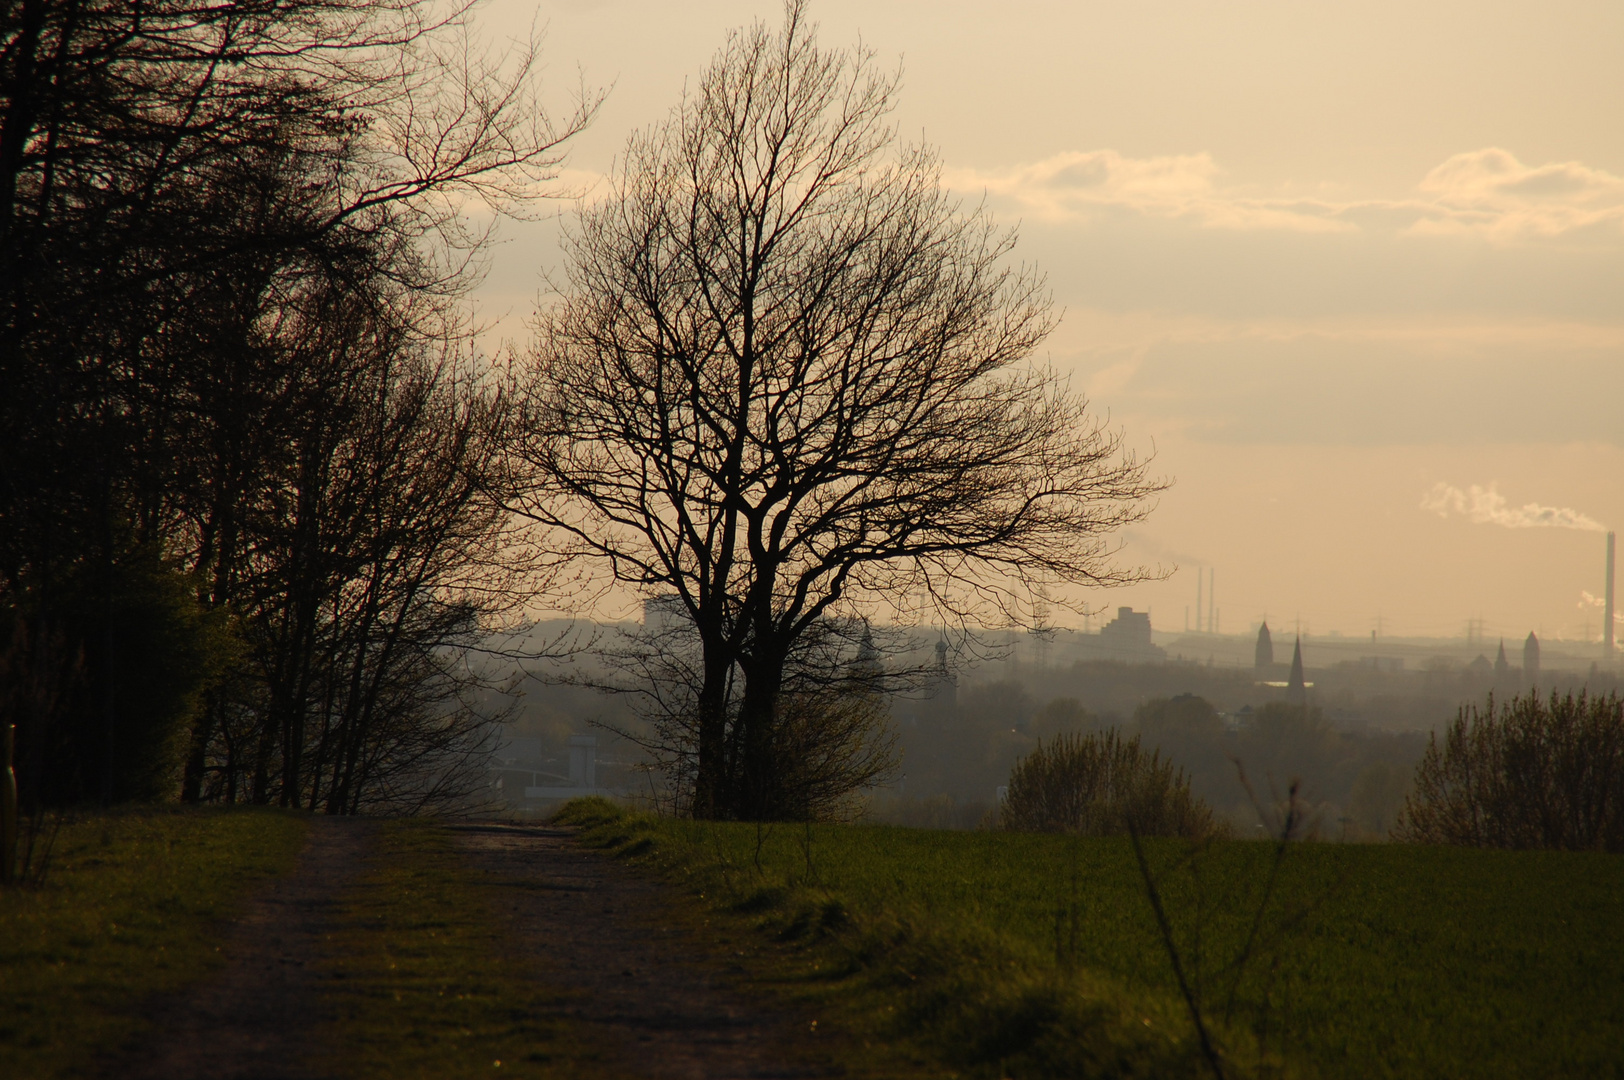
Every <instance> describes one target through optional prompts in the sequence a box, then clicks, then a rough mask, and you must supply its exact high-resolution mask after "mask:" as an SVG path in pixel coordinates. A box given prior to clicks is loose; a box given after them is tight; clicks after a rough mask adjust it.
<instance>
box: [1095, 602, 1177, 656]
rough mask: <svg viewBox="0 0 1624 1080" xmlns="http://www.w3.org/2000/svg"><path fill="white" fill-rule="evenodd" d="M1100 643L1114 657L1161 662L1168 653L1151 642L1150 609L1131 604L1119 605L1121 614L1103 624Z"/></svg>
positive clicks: (1102, 648)
mask: <svg viewBox="0 0 1624 1080" xmlns="http://www.w3.org/2000/svg"><path fill="white" fill-rule="evenodd" d="M1099 644H1100V648H1101V650H1102V651H1104V652H1105V653H1106V654H1107V655H1108V656H1110V658H1111V659H1113V660H1124V661H1127V662H1129V663H1158V662H1160V661H1163V660H1166V659H1167V653H1166V652H1165V651H1164V650H1162V649H1161V648H1160V647H1158V646H1156V645H1153V644H1151V640H1150V612H1148V611H1135V610H1134V609H1133V608H1131V607H1120V608H1117V616H1116V618H1114V619H1112V620H1111V621H1110V622H1108V623H1106V624H1105V625H1104V626H1103V627H1101V628H1100V633H1099Z"/></svg>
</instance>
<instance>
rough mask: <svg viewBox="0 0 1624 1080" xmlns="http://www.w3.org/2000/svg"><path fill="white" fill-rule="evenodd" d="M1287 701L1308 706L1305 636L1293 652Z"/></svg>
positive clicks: (1287, 687) (1299, 638) (1287, 683)
mask: <svg viewBox="0 0 1624 1080" xmlns="http://www.w3.org/2000/svg"><path fill="white" fill-rule="evenodd" d="M1286 700H1287V701H1289V702H1291V703H1292V704H1293V705H1307V704H1308V684H1307V683H1306V682H1304V681H1303V636H1302V635H1301V634H1298V635H1297V644H1296V646H1295V647H1294V648H1293V649H1292V651H1291V677H1290V678H1289V679H1287V680H1286Z"/></svg>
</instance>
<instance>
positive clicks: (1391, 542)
mask: <svg viewBox="0 0 1624 1080" xmlns="http://www.w3.org/2000/svg"><path fill="white" fill-rule="evenodd" d="M811 15H812V17H813V18H814V19H815V20H817V21H819V22H820V23H821V25H822V38H823V40H824V41H825V42H826V43H827V44H829V45H837V46H845V45H849V44H851V43H853V42H854V41H856V40H858V39H859V38H861V40H862V41H863V43H864V44H865V45H867V46H869V47H871V48H873V49H874V50H875V51H876V52H877V54H878V56H879V57H880V59H881V60H882V62H883V63H885V64H886V65H890V64H893V63H900V64H901V65H902V67H903V69H904V78H903V89H902V92H901V96H900V107H899V110H898V112H897V114H896V121H897V125H898V127H899V130H900V131H901V133H902V135H903V137H904V138H905V139H918V138H923V139H924V140H926V141H928V142H930V143H932V144H934V145H935V146H936V147H938V148H939V150H940V152H941V155H942V158H943V161H944V165H945V169H946V172H945V179H946V182H947V183H948V184H949V185H950V186H951V187H952V189H953V190H954V192H955V193H956V194H958V195H961V196H962V197H963V198H965V199H966V200H967V201H971V202H974V201H978V200H981V199H985V200H986V201H987V204H988V205H989V207H990V208H991V209H992V210H994V211H995V212H996V214H997V215H998V218H999V220H1000V221H1002V222H1004V223H1007V224H1010V225H1017V226H1019V229H1020V234H1021V243H1020V245H1019V247H1018V248H1017V250H1016V253H1015V258H1016V259H1017V260H1029V261H1035V262H1036V263H1037V264H1038V265H1039V266H1040V267H1042V268H1043V269H1044V270H1046V272H1047V273H1048V279H1049V284H1050V287H1051V288H1052V290H1053V292H1054V297H1055V301H1056V305H1057V307H1058V308H1062V309H1064V318H1063V320H1062V322H1061V324H1060V326H1059V328H1058V329H1057V331H1056V332H1055V333H1054V335H1053V336H1052V337H1051V338H1050V339H1049V341H1048V342H1047V345H1046V347H1045V348H1044V349H1043V350H1042V352H1041V353H1040V354H1039V355H1038V356H1037V357H1035V359H1036V360H1037V362H1039V363H1046V364H1052V365H1053V366H1054V367H1055V368H1056V369H1058V370H1060V371H1062V372H1066V373H1068V374H1069V375H1070V377H1071V379H1072V381H1073V385H1074V386H1076V387H1077V388H1078V389H1081V390H1083V391H1085V392H1086V393H1087V394H1088V395H1089V397H1090V398H1091V400H1092V402H1093V405H1094V407H1095V409H1096V410H1097V411H1098V412H1100V413H1101V414H1104V415H1107V416H1109V418H1110V422H1111V424H1112V425H1113V426H1117V427H1120V428H1121V429H1122V430H1123V432H1124V433H1125V436H1126V438H1127V441H1128V443H1129V444H1130V445H1132V446H1133V447H1135V448H1136V449H1137V450H1138V451H1140V452H1141V453H1142V454H1145V455H1151V454H1154V460H1155V468H1156V469H1157V470H1158V471H1160V472H1161V473H1163V474H1165V475H1167V476H1169V477H1172V478H1174V479H1175V480H1176V484H1175V485H1174V486H1173V487H1172V488H1171V489H1170V490H1169V491H1168V492H1167V493H1166V494H1165V495H1164V496H1163V497H1162V499H1161V501H1160V505H1159V506H1158V508H1157V510H1156V512H1155V513H1154V514H1152V515H1151V517H1150V518H1149V519H1148V520H1147V521H1146V522H1144V523H1142V524H1141V525H1139V526H1137V527H1135V528H1134V529H1133V530H1132V531H1131V532H1130V533H1129V534H1128V535H1127V536H1126V537H1124V538H1123V539H1124V541H1125V546H1124V550H1123V557H1124V558H1125V559H1127V560H1130V561H1134V562H1139V563H1144V564H1147V565H1149V566H1151V567H1153V568H1154V567H1158V566H1159V567H1160V568H1161V569H1163V570H1166V571H1171V573H1170V574H1169V576H1167V577H1165V578H1164V579H1162V580H1158V581H1150V582H1146V583H1143V584H1140V585H1137V586H1134V587H1131V588H1126V589H1122V590H1114V591H1110V592H1107V593H1100V594H1095V595H1092V596H1090V597H1088V602H1089V603H1090V604H1091V605H1092V606H1093V607H1095V608H1096V609H1098V610H1101V611H1104V612H1110V611H1113V610H1114V609H1115V608H1117V607H1119V606H1132V607H1134V608H1136V609H1138V610H1149V611H1150V612H1151V613H1152V616H1153V620H1154V622H1155V623H1156V625H1158V627H1168V628H1174V629H1176V628H1179V627H1181V626H1182V622H1183V611H1184V609H1185V608H1186V607H1189V606H1193V605H1194V603H1195V600H1194V597H1195V592H1196V589H1195V580H1194V570H1195V568H1196V567H1197V566H1200V567H1205V568H1214V567H1216V568H1218V570H1219V573H1218V575H1217V576H1218V580H1219V590H1218V601H1217V605H1216V606H1217V609H1218V612H1219V614H1220V618H1221V620H1222V625H1223V627H1225V628H1226V629H1227V630H1229V631H1230V632H1232V633H1242V632H1245V631H1246V629H1247V628H1248V627H1254V628H1255V626H1256V623H1257V622H1258V621H1259V620H1260V619H1261V618H1262V617H1263V616H1264V615H1265V614H1267V615H1268V616H1269V618H1270V620H1271V625H1273V624H1274V621H1275V620H1276V619H1278V620H1280V623H1281V624H1282V625H1287V624H1290V623H1294V622H1297V621H1300V622H1301V624H1302V625H1305V626H1308V627H1310V628H1312V630H1313V632H1315V633H1320V634H1323V633H1327V632H1329V631H1332V630H1336V631H1340V632H1341V633H1343V634H1345V635H1348V636H1355V635H1361V634H1368V633H1369V631H1370V630H1371V629H1374V628H1375V627H1376V624H1377V620H1378V619H1379V620H1381V622H1382V625H1383V627H1384V629H1385V630H1386V631H1387V632H1390V633H1393V634H1404V635H1431V636H1451V635H1455V634H1458V633H1460V630H1461V628H1462V627H1464V625H1465V624H1466V621H1467V620H1468V619H1482V620H1483V622H1484V625H1485V626H1486V627H1488V628H1489V629H1490V630H1491V631H1492V632H1494V633H1496V634H1498V633H1504V634H1505V635H1506V636H1507V637H1508V638H1511V637H1512V636H1515V638H1516V639H1517V640H1519V641H1520V640H1521V639H1522V637H1523V635H1525V634H1526V633H1527V632H1528V631H1530V630H1533V631H1535V632H1537V633H1538V634H1539V636H1540V638H1541V639H1542V640H1551V641H1557V640H1574V639H1577V638H1580V637H1582V636H1585V635H1586V632H1587V627H1588V634H1589V636H1590V637H1591V638H1593V639H1599V637H1600V624H1601V612H1600V609H1599V607H1597V606H1596V604H1595V601H1596V600H1597V598H1598V597H1599V596H1600V593H1601V589H1602V572H1603V566H1602V563H1603V553H1602V539H1601V535H1602V534H1601V533H1600V532H1597V531H1595V529H1596V528H1601V527H1610V528H1618V527H1619V526H1620V523H1624V483H1621V482H1620V478H1624V422H1621V417H1620V407H1621V403H1624V306H1621V305H1620V304H1619V302H1618V298H1619V297H1620V296H1624V139H1621V138H1620V137H1619V129H1618V121H1617V104H1618V102H1620V101H1624V65H1621V64H1619V63H1617V59H1616V51H1617V46H1618V43H1619V42H1620V41H1624V6H1620V5H1616V4H1607V3H1602V2H1591V3H1556V4H1553V5H1538V6H1536V5H1517V4H1498V5H1495V4H1490V5H1484V4H1482V3H1477V2H1474V3H1466V2H1465V0H1459V2H1456V0H1450V2H1433V3H1423V4H1413V3H1398V2H1396V0H1393V2H1387V0H1379V2H1373V3H1369V4H1360V5H1352V6H1342V7H1333V6H1304V5H1300V4H1292V3H1288V2H1285V0H1278V2H1265V3H1256V4H1247V5H1207V4H1198V3H1195V2H1193V0H1191V2H1176V3H1158V4H1147V5H1125V6H1114V7H1103V6H1094V7H1082V6H1078V5H1064V4H1053V3H1022V2H1016V3H1011V4H1006V5H1001V6H1000V8H999V9H998V12H997V16H996V18H994V17H989V15H988V13H987V9H986V8H985V7H984V6H983V5H970V4H964V3H943V4H937V5H931V6H930V7H928V8H927V7H924V6H922V5H917V4H907V3H893V4H887V5H873V4H858V3H856V2H855V0H853V2H815V3H814V4H813V6H812V8H811ZM778 17H779V5H778V4H777V3H773V2H744V0H737V2H733V0H729V2H720V0H706V2H699V3H693V4H686V5H680V6H672V5H663V4H656V3H652V2H649V0H638V2H629V0H628V2H617V0H604V2H586V0H570V2H561V3H539V4H538V3H534V2H531V0H495V2H493V3H491V4H489V5H488V6H486V7H483V8H481V9H479V13H478V15H477V17H476V18H477V26H478V28H479V29H480V30H481V31H482V32H484V33H485V34H486V35H487V36H490V37H492V38H496V39H500V38H503V37H508V36H514V35H522V34H524V33H525V32H526V31H527V30H528V28H529V27H530V26H531V25H532V24H533V23H534V24H535V25H538V26H542V27H544V28H545V30H546V41H545V58H546V63H547V70H548V72H549V77H550V78H551V80H552V82H551V89H552V97H553V100H555V101H558V102H563V101H565V100H566V99H567V97H568V92H569V90H570V89H571V88H572V87H573V85H574V83H575V80H576V78H577V72H579V77H580V79H581V80H583V81H584V82H585V83H586V84H587V85H589V86H611V85H612V93H611V95H610V97H609V100H608V102H607V103H606V105H605V106H604V109H603V111H602V113H601V114H600V116H599V117H598V119H597V121H596V123H595V124H594V126H593V128H592V129H591V130H589V131H588V132H587V133H586V135H585V136H584V137H583V138H581V139H580V140H579V141H578V142H577V143H576V144H575V145H574V146H573V147H572V150H571V158H570V162H569V166H568V168H567V170H566V172H565V173H564V175H563V177H562V178H561V182H562V183H564V184H566V185H570V186H573V187H575V188H577V189H579V190H583V191H586V192H588V193H589V194H590V192H591V191H592V190H594V185H595V184H596V183H597V182H598V180H599V178H600V177H601V176H602V175H603V174H604V173H605V172H606V171H608V170H609V169H610V168H611V167H612V165H613V161H614V157H615V155H616V153H617V152H618V151H619V149H620V147H621V146H622V144H623V143H624V140H625V139H626V137H627V136H628V135H629V134H630V133H631V132H632V131H633V130H634V129H637V128H640V127H643V126H645V125H647V124H649V123H652V122H654V121H656V120H658V119H659V118H660V117H662V116H663V115H664V114H665V113H666V112H667V110H669V109H670V107H671V106H672V105H674V104H675V103H676V102H677V100H678V99H679V97H680V95H681V93H682V89H683V86H684V81H685V80H688V79H692V78H693V77H694V76H695V75H696V74H697V73H698V72H699V71H700V70H701V68H702V67H703V65H704V64H705V63H706V62H707V60H708V59H709V58H710V56H711V54H712V53H713V52H714V51H715V50H716V48H717V47H718V46H719V45H720V44H721V42H722V40H723V37H724V35H725V33H726V32H727V30H728V29H729V28H731V27H735V26H739V25H742V24H745V23H747V22H749V21H750V20H752V19H754V18H761V19H764V20H766V21H768V22H775V21H776V20H777V19H778ZM566 208H567V207H566V205H564V204H560V205H559V206H558V207H556V209H560V210H563V209H566ZM544 216H545V215H544ZM558 227H559V223H558V221H557V220H556V219H545V220H540V221H537V222H533V223H528V224H518V225H515V224H506V225H504V226H503V227H502V230H501V236H502V237H504V238H505V242H504V243H503V244H502V245H501V246H500V247H499V248H498V249H497V251H496V252H495V254H494V256H493V259H492V264H491V272H490V274H489V277H488V280H487V282H486V285H485V286H484V288H483V289H482V291H481V292H480V294H479V297H478V299H479V303H480V317H481V318H482V319H483V320H484V321H485V322H487V323H488V324H489V325H490V330H489V332H488V334H487V336H486V341H487V343H488V344H489V345H490V347H491V349H492V351H495V349H496V348H497V347H499V343H500V341H501V340H503V339H505V340H507V341H508V342H510V343H512V344H514V345H516V346H517V347H521V348H522V347H523V341H524V337H525V333H526V332H525V329H524V320H525V319H526V317H527V316H528V314H529V312H531V311H532V310H533V308H534V305H535V303H536V300H537V298H538V296H539V295H540V294H541V293H542V292H543V291H544V288H545V283H544V281H543V279H542V276H541V275H542V273H543V272H544V271H545V272H554V273H555V277H554V280H557V278H556V271H557V270H558V268H559V255H558V248H557V245H556V237H557V230H558ZM1054 599H1056V600H1064V599H1066V598H1064V597H1055V598H1054ZM1072 599H1074V600H1075V599H1076V598H1072ZM1052 618H1053V620H1054V621H1055V622H1056V623H1057V624H1059V625H1073V626H1081V625H1082V624H1083V620H1082V618H1081V617H1079V616H1076V615H1072V614H1068V613H1067V612H1065V611H1064V610H1063V609H1061V608H1060V607H1059V606H1058V605H1057V606H1056V607H1055V610H1054V612H1053V615H1052ZM1096 625H1097V622H1096Z"/></svg>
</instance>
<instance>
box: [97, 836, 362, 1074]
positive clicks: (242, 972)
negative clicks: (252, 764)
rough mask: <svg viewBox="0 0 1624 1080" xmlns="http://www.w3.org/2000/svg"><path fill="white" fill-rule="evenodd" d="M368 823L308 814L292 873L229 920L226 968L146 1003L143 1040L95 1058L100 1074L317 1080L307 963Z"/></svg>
mask: <svg viewBox="0 0 1624 1080" xmlns="http://www.w3.org/2000/svg"><path fill="white" fill-rule="evenodd" d="M371 836H372V826H371V823H370V822H367V821H366V820H364V819H359V818H330V817H318V818H313V819H312V820H311V822H310V839H309V842H308V843H307V845H306V847H305V850H304V852H303V853H302V854H301V855H300V857H299V863H298V866H297V867H296V868H295V870H294V872H293V873H292V874H291V875H289V876H288V877H285V878H280V879H278V880H276V881H273V882H271V883H270V884H269V885H268V886H267V887H266V888H265V889H264V891H262V892H261V893H260V895H258V896H257V897H255V898H254V900H253V902H252V903H250V905H249V907H248V911H247V913H246V914H245V915H244V917H243V918H242V920H241V921H240V922H238V923H236V924H235V925H234V926H232V928H231V930H230V932H229V933H228V935H227V937H226V940H225V942H224V943H223V944H222V945H221V951H222V952H223V953H224V954H225V966H224V967H223V968H222V969H221V970H220V971H218V972H216V973H215V974H214V975H212V976H210V977H209V978H207V979H204V980H203V981H202V982H200V983H198V984H196V985H195V986H192V987H189V988H188V989H187V990H186V991H185V992H183V993H182V994H180V995H177V996H174V997H171V998H166V999H163V1000H161V1001H159V1002H157V1003H155V1004H154V1005H153V1006H152V1008H151V1011H150V1012H149V1014H148V1016H149V1019H150V1020H151V1021H152V1025H153V1026H152V1032H153V1034H152V1037H151V1039H150V1040H149V1041H148V1042H146V1043H144V1044H142V1045H139V1046H136V1047H133V1048H130V1049H128V1051H127V1052H126V1053H124V1054H120V1055H119V1056H118V1057H117V1059H116V1060H108V1061H105V1062H103V1065H102V1069H101V1075H102V1076H104V1077H106V1078H107V1080H324V1077H323V1074H322V1073H320V1072H314V1071H311V1068H310V1067H309V1065H308V1055H309V1054H310V1052H311V1050H312V1049H313V1047H312V1046H311V1045H310V1043H309V1039H310V1033H311V1032H313V1031H315V1030H316V1029H317V1028H318V1026H319V1025H320V1023H321V1020H322V1017H321V1015H320V1012H319V1007H320V1003H319V993H320V988H319V986H318V985H317V984H318V979H319V975H318V974H317V972H316V970H315V961H316V959H317V958H318V956H319V955H320V950H321V945H322V935H323V934H324V933H325V932H326V930H327V929H328V928H329V926H330V924H331V922H332V909H333V905H334V903H335V902H336V901H337V899H338V898H339V897H340V895H341V894H342V892H343V891H344V890H345V889H347V888H348V887H349V886H350V885H351V884H352V883H353V882H354V881H355V880H356V879H357V878H358V876H359V875H360V872H361V870H362V864H363V861H364V859H365V857H366V854H367V851H368V849H369V848H370V846H371V845H370V839H371Z"/></svg>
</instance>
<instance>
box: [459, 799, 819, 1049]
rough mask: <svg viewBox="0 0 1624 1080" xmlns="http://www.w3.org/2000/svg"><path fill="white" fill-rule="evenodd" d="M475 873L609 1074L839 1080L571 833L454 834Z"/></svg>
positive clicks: (813, 1044) (658, 905)
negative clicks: (491, 887) (493, 885)
mask: <svg viewBox="0 0 1624 1080" xmlns="http://www.w3.org/2000/svg"><path fill="white" fill-rule="evenodd" d="M455 832H456V835H457V837H458V839H459V841H460V843H461V844H462V846H463V848H464V850H465V851H467V852H468V855H469V857H470V859H471V860H472V861H473V862H474V864H475V865H477V866H479V867H480V868H481V869H483V870H485V871H487V872H489V873H490V874H492V875H493V876H494V877H495V878H496V879H497V880H498V881H499V882H500V887H499V889H498V892H499V898H498V903H499V904H500V908H501V913H502V915H503V916H504V917H505V918H506V919H507V920H508V921H509V924H510V925H511V927H512V928H513V935H512V939H511V940H512V941H513V942H514V946H515V947H516V948H520V949H523V950H525V951H526V952H527V953H528V954H529V955H530V956H532V957H533V958H534V961H535V965H536V970H537V971H538V973H539V974H540V976H541V977H543V978H545V979H546V980H547V982H548V983H549V985H552V986H556V987H557V988H559V989H561V990H564V991H565V992H567V993H569V994H570V995H571V1000H572V1002H573V1004H572V1006H571V1007H569V1010H568V1011H569V1013H570V1014H571V1015H572V1017H573V1018H574V1019H575V1020H576V1021H577V1022H579V1023H581V1024H582V1025H583V1026H584V1027H585V1029H586V1031H585V1034H586V1036H587V1038H588V1039H590V1040H591V1041H592V1042H593V1043H594V1044H596V1045H597V1046H599V1047H600V1048H602V1049H603V1051H604V1055H605V1059H606V1062H605V1063H606V1064H607V1065H608V1066H609V1067H610V1069H611V1071H613V1072H615V1073H617V1074H622V1075H626V1076H629V1077H646V1078H648V1080H700V1078H704V1080H745V1078H762V1080H765V1078H783V1080H790V1078H797V1080H799V1078H813V1077H833V1076H840V1075H843V1073H842V1071H841V1070H839V1069H838V1068H837V1067H836V1066H834V1065H833V1064H831V1063H830V1062H829V1060H828V1058H827V1056H826V1055H825V1054H824V1053H823V1052H822V1051H821V1048H820V1047H819V1045H818V1037H817V1036H816V1035H815V1034H814V1032H813V1030H812V1026H811V1024H810V1022H808V1021H805V1020H802V1019H800V1018H798V1017H795V1016H793V1015H791V1014H790V1013H789V1012H787V1011H785V1010H783V1009H782V1008H778V1007H775V1006H774V1005H772V1004H769V1003H767V1002H765V1001H763V1000H762V999H761V997H760V996H759V994H757V995H755V996H752V995H751V993H750V991H749V990H748V988H747V986H746V983H745V979H744V971H743V968H741V967H739V966H738V965H737V964H736V963H730V962H729V960H728V955H729V954H726V953H725V952H724V946H723V944H722V942H720V941H700V940H696V938H695V936H694V935H693V933H692V932H691V931H690V930H689V929H687V928H685V927H683V926H680V925H678V924H677V922H676V921H675V920H673V919H672V918H671V916H670V912H671V898H670V895H669V892H668V886H664V885H662V884H660V883H659V882H655V881H650V880H648V879H646V878H642V877H639V876H637V875H636V874H634V873H632V872H631V871H630V870H628V869H627V868H626V867H624V866H622V865H620V864H618V863H616V862H614V861H613V860H612V859H610V858H609V857H607V856H605V855H602V854H600V853H598V852H594V851H589V850H585V849H582V848H580V847H578V846H576V845H575V844H574V843H573V841H572V839H571V835H572V834H571V831H570V830H567V829H560V828H551V827H547V826H532V825H494V824H492V825H462V826H456V827H455Z"/></svg>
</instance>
